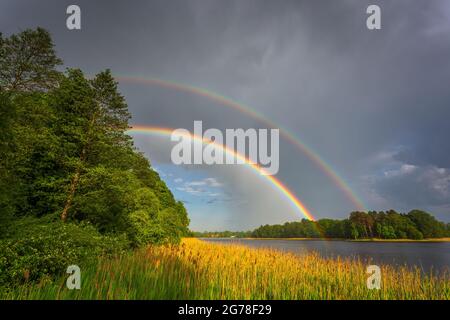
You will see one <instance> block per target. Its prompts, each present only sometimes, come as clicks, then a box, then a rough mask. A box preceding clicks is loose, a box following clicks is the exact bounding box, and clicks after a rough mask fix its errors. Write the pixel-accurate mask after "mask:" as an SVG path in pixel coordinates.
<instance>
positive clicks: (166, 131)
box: [127, 125, 316, 221]
mask: <svg viewBox="0 0 450 320" xmlns="http://www.w3.org/2000/svg"><path fill="white" fill-rule="evenodd" d="M173 130H175V129H173V128H163V127H154V126H144V125H133V126H132V127H131V128H130V129H129V130H128V131H127V133H129V134H133V135H136V134H143V135H156V136H164V137H170V136H171V135H172V132H173ZM185 136H187V137H190V138H191V139H192V140H194V141H199V142H201V143H202V144H212V145H214V147H216V148H220V149H221V150H223V152H224V153H225V154H229V155H232V156H233V157H235V158H236V159H239V160H244V162H245V163H244V164H245V165H246V166H248V167H249V168H251V169H252V170H253V171H254V172H256V173H257V175H258V176H259V177H261V178H263V179H266V180H267V181H268V182H269V183H271V184H272V185H273V186H274V187H275V188H276V189H277V190H279V192H280V193H281V194H282V195H283V196H285V197H286V198H287V199H288V200H289V202H290V203H291V204H292V205H293V207H294V208H295V209H297V210H299V211H300V212H301V213H302V214H303V215H304V216H305V217H306V218H307V219H308V220H312V221H315V220H316V219H315V218H314V216H313V215H312V213H311V212H310V211H309V210H308V209H307V207H306V206H305V205H304V204H303V203H302V202H301V201H300V200H299V199H298V198H297V197H296V196H295V194H294V193H293V192H292V191H291V190H289V188H288V187H286V186H285V185H284V184H283V183H282V182H281V181H280V180H279V179H277V178H276V177H275V176H271V175H264V168H262V167H260V166H259V165H258V164H253V163H251V161H250V160H249V159H248V158H247V157H246V156H245V155H243V154H240V153H238V152H236V151H235V150H233V149H230V148H228V147H227V146H225V145H223V144H219V143H216V142H214V141H211V140H208V139H205V138H203V137H201V136H198V135H194V134H192V133H186V134H185Z"/></svg>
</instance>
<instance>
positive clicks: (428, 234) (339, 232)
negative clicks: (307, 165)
mask: <svg viewBox="0 0 450 320" xmlns="http://www.w3.org/2000/svg"><path fill="white" fill-rule="evenodd" d="M195 236H197V237H215V238H217V237H238V238H239V237H252V238H340V239H373V238H378V239H414V240H421V239H424V238H442V237H450V223H447V224H445V223H443V222H440V221H438V220H436V219H435V218H434V217H433V216H432V215H430V214H429V213H427V212H424V211H420V210H412V211H410V212H409V213H408V214H402V213H398V212H396V211H394V210H390V211H387V212H376V211H369V212H368V213H366V212H352V213H351V214H350V217H349V218H348V219H343V220H334V219H320V220H318V221H309V220H306V219H303V220H302V221H296V222H286V223H285V224H276V225H264V226H260V227H259V228H257V229H255V230H253V231H247V232H233V231H223V232H197V233H195Z"/></svg>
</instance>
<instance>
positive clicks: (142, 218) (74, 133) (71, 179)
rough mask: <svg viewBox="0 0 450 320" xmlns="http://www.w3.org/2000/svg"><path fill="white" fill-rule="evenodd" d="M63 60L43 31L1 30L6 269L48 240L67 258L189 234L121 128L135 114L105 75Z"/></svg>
mask: <svg viewBox="0 0 450 320" xmlns="http://www.w3.org/2000/svg"><path fill="white" fill-rule="evenodd" d="M61 66H62V61H61V59H60V58H58V57H57V55H56V53H55V50H54V45H53V42H52V39H51V36H50V34H49V33H48V32H47V31H46V30H44V29H42V28H37V29H34V30H32V29H28V30H24V31H23V32H20V33H18V34H13V35H11V36H9V37H5V36H3V35H2V34H0V132H1V134H0V240H1V242H0V246H2V245H3V247H4V248H5V250H2V251H3V252H2V254H3V255H5V256H4V257H2V254H0V258H5V259H0V269H2V270H13V269H14V268H16V269H17V268H18V269H19V270H21V271H17V270H16V271H14V272H15V273H20V272H25V271H26V270H27V268H28V269H30V268H31V266H29V265H27V263H28V262H26V259H22V257H23V256H24V254H23V252H28V251H29V252H35V255H33V257H28V258H30V259H28V260H33V259H34V257H35V256H38V255H39V252H44V251H45V250H47V249H48V248H47V247H48V246H53V247H52V248H50V249H51V250H50V249H49V252H54V253H53V254H56V253H55V252H59V251H61V252H65V253H67V255H70V254H69V251H68V250H72V249H77V248H78V249H79V248H81V247H83V248H86V244H87V243H88V242H89V241H92V246H97V244H98V242H96V241H97V240H98V239H100V238H102V239H103V240H104V241H107V239H110V238H111V237H112V238H115V239H119V238H120V239H122V240H123V241H124V242H126V246H127V247H130V248H131V247H138V246H141V245H145V244H147V243H168V242H171V243H176V242H178V241H179V240H180V238H181V237H182V236H183V235H184V234H186V233H187V232H188V224H189V219H188V216H187V212H186V210H185V208H184V206H183V204H182V203H181V202H179V201H176V200H175V199H174V197H173V195H172V193H171V191H170V190H169V189H168V187H167V186H166V184H165V183H164V181H162V180H161V179H160V177H159V175H158V173H157V172H156V171H155V170H153V169H152V167H151V165H150V163H149V161H148V160H147V159H146V158H145V157H144V156H143V154H142V153H140V152H139V151H138V150H137V149H136V148H135V147H134V146H133V142H132V138H131V137H130V136H128V135H127V134H126V131H127V130H128V129H129V120H130V118H131V115H130V113H129V112H128V106H127V104H126V101H125V99H124V97H123V96H122V95H121V94H120V92H119V91H118V87H117V85H118V84H117V83H116V81H115V80H114V78H113V76H112V74H111V72H110V71H109V70H104V71H101V72H99V73H98V74H96V75H95V76H94V77H91V78H88V77H86V75H85V74H84V73H83V72H82V71H81V70H80V69H76V68H71V69H66V70H65V71H61V69H62V68H61ZM37 225H40V226H41V227H42V228H38V227H36V226H37ZM30 230H34V231H35V232H36V233H35V234H29V233H30V232H31V231H30ZM55 230H59V231H58V234H56V232H55ZM65 231H70V232H65ZM25 234H27V236H26V237H24V235H25ZM61 235H66V237H67V238H64V239H60V240H61V241H53V240H54V239H55V238H49V237H51V236H54V237H61ZM77 237H78V238H77ZM39 239H40V240H39ZM58 239H59V238H58ZM103 240H102V241H103ZM24 241H28V242H24ZM32 241H35V242H32ZM77 241H78V242H77ZM81 241H84V242H81ZM59 242H63V243H72V247H71V248H67V245H66V247H62V246H63V244H61V243H59ZM55 246H57V247H58V248H59V249H61V250H59V251H58V250H57V248H56V247H55ZM92 246H91V247H92ZM88 247H89V246H88ZM91 249H92V252H94V251H95V250H94V249H93V248H91ZM14 250H15V251H14ZM95 252H96V254H97V251H95ZM6 255H9V256H6ZM25 256H26V255H25ZM44 258H45V257H43V259H44ZM59 258H61V259H62V257H59ZM45 259H46V258H45ZM18 261H22V262H23V265H20V262H18ZM46 261H47V260H46ZM42 263H43V262H42V261H40V262H39V261H36V263H35V265H34V267H36V265H42ZM46 263H49V264H50V262H48V261H47V262H46ZM49 268H50V267H49V266H48V265H47V266H46V267H45V266H44V267H43V268H42V269H45V270H47V269H49ZM50 269H51V268H50ZM24 270H25V271H24ZM28 272H29V270H28ZM0 280H1V279H0ZM0 282H1V281H0Z"/></svg>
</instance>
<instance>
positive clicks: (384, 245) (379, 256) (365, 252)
mask: <svg viewBox="0 0 450 320" xmlns="http://www.w3.org/2000/svg"><path fill="white" fill-rule="evenodd" d="M202 240H205V241H211V242H220V243H239V244H244V245H247V246H249V247H256V248H271V249H277V250H282V251H289V252H294V253H298V254H304V253H308V252H311V251H316V252H318V253H319V254H320V255H321V256H323V257H337V256H341V257H350V258H355V257H359V258H361V259H362V260H364V261H371V262H370V263H372V264H391V265H407V266H410V267H412V266H414V265H416V266H418V267H419V268H421V269H422V270H423V271H424V272H426V273H428V272H430V271H431V270H433V272H442V271H443V270H445V269H447V270H448V269H449V268H450V242H409V243H404V242H403V243H401V242H350V241H323V240H257V239H255V240H251V239H224V238H221V239H202Z"/></svg>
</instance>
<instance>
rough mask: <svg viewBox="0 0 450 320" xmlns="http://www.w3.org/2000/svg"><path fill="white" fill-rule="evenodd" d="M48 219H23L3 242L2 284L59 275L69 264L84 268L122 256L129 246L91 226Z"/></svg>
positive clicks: (0, 252) (0, 248) (0, 260)
mask: <svg viewBox="0 0 450 320" xmlns="http://www.w3.org/2000/svg"><path fill="white" fill-rule="evenodd" d="M48 220H49V219H47V218H45V219H44V218H42V219H36V218H27V219H21V220H19V221H18V222H16V223H15V224H14V228H13V230H12V232H11V235H12V237H10V238H8V239H4V240H1V241H0V270H1V273H0V285H3V286H12V285H16V284H19V283H23V282H26V281H35V280H38V279H40V278H41V277H43V276H50V277H53V276H56V275H60V274H62V273H63V272H65V270H66V269H67V267H68V266H69V265H72V264H76V265H78V266H80V268H82V266H83V265H85V264H87V263H90V262H92V261H95V260H96V259H97V258H98V256H100V255H113V254H119V253H120V252H122V251H123V250H125V249H126V248H127V247H128V242H127V241H126V240H125V238H124V237H110V236H104V235H100V234H99V233H98V232H97V231H96V229H95V228H94V227H92V226H90V225H87V224H73V223H62V222H60V221H51V222H49V221H48Z"/></svg>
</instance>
